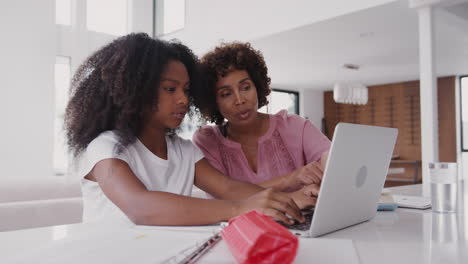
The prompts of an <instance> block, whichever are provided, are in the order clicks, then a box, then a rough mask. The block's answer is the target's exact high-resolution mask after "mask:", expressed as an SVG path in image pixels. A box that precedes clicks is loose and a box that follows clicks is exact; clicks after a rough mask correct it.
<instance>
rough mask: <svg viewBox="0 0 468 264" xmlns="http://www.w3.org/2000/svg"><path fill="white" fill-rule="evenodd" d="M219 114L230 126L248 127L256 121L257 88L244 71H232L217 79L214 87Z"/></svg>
mask: <svg viewBox="0 0 468 264" xmlns="http://www.w3.org/2000/svg"><path fill="white" fill-rule="evenodd" d="M215 93H216V103H217V105H218V109H219V112H220V113H221V114H222V115H223V116H224V117H225V118H226V119H227V120H228V121H229V122H230V123H231V124H232V125H238V126H242V125H248V124H251V123H252V122H255V121H256V117H257V110H258V98H257V88H256V87H255V84H254V83H253V81H252V80H251V79H250V76H249V74H248V72H247V71H245V70H234V71H231V72H230V73H228V74H227V75H226V76H225V77H219V78H218V82H217V83H216V87H215Z"/></svg>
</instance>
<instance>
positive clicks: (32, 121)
mask: <svg viewBox="0 0 468 264" xmlns="http://www.w3.org/2000/svg"><path fill="white" fill-rule="evenodd" d="M54 6H55V1H53V0H41V1H37V0H15V1H0V32H2V34H1V37H0V38H1V39H0V43H1V44H0V45H1V46H0V47H1V48H0V58H1V60H0V72H1V74H0V76H1V77H0V80H1V86H0V91H1V96H0V120H1V121H0V122H1V129H0V165H1V167H0V179H2V178H4V177H40V176H43V175H52V151H53V127H54V126H53V110H54V89H53V88H54V79H53V77H54V63H55V12H54V10H55V8H54ZM0 184H1V183H0Z"/></svg>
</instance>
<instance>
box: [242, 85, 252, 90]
mask: <svg viewBox="0 0 468 264" xmlns="http://www.w3.org/2000/svg"><path fill="white" fill-rule="evenodd" d="M242 90H244V91H248V90H250V85H247V86H244V87H243V88H242Z"/></svg>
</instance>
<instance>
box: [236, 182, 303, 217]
mask: <svg viewBox="0 0 468 264" xmlns="http://www.w3.org/2000/svg"><path fill="white" fill-rule="evenodd" d="M234 208H235V211H234V214H235V215H236V216H237V215H241V214H243V213H246V212H248V211H250V210H257V211H260V212H262V213H264V214H265V215H269V216H272V217H274V218H276V219H278V220H280V221H282V222H284V223H289V224H293V223H294V221H293V220H292V219H290V218H289V217H288V216H287V215H289V216H291V217H292V218H294V219H296V220H297V221H299V222H301V223H302V222H304V216H302V213H301V211H300V209H299V207H297V205H296V203H295V202H294V200H293V198H291V197H290V196H289V195H288V194H286V193H281V192H276V191H274V190H273V189H266V190H264V191H261V192H259V193H257V194H255V195H252V196H251V197H249V198H247V199H245V200H241V201H237V202H235V207H234Z"/></svg>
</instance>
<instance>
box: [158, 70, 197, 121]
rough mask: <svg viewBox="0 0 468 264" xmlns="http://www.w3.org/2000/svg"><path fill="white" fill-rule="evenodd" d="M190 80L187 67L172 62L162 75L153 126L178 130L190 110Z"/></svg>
mask: <svg viewBox="0 0 468 264" xmlns="http://www.w3.org/2000/svg"><path fill="white" fill-rule="evenodd" d="M189 85H190V79H189V75H188V73H187V69H186V68H185V65H184V64H182V63H181V62H180V61H170V62H169V63H168V64H167V66H166V68H165V70H164V71H163V73H162V75H161V81H160V83H159V87H158V93H159V97H158V102H157V104H156V107H155V108H153V109H152V110H153V111H152V112H151V113H152V115H151V125H152V126H153V127H154V126H155V127H158V128H164V129H166V128H177V127H178V126H179V125H180V124H181V123H182V120H183V119H184V117H185V114H186V113H187V110H188V91H189Z"/></svg>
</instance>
